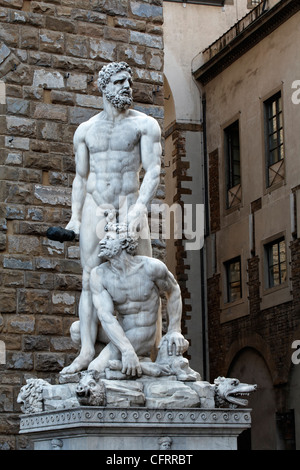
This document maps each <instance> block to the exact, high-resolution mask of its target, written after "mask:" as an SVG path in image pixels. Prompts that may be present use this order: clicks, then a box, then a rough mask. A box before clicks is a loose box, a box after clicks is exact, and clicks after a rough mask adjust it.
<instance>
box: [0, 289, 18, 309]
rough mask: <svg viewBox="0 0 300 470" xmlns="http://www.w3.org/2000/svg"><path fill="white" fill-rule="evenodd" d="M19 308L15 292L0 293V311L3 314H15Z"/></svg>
mask: <svg viewBox="0 0 300 470" xmlns="http://www.w3.org/2000/svg"><path fill="white" fill-rule="evenodd" d="M16 308H17V303H16V293H15V291H14V290H13V291H11V290H9V291H8V290H6V291H5V292H0V311H1V313H15V312H16Z"/></svg>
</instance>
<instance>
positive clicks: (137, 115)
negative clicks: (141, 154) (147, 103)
mask: <svg viewBox="0 0 300 470" xmlns="http://www.w3.org/2000/svg"><path fill="white" fill-rule="evenodd" d="M129 116H130V117H131V118H133V119H136V120H137V122H138V126H139V127H140V129H141V130H142V131H143V132H144V133H149V132H150V133H155V134H156V133H157V134H160V126H159V124H158V122H157V120H156V119H154V118H153V117H152V116H149V115H148V114H146V113H142V112H141V111H137V110H136V109H131V110H130V113H129Z"/></svg>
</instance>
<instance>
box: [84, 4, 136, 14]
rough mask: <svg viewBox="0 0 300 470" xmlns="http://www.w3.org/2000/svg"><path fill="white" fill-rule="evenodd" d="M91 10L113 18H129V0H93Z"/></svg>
mask: <svg viewBox="0 0 300 470" xmlns="http://www.w3.org/2000/svg"><path fill="white" fill-rule="evenodd" d="M90 3H91V9H92V10H96V11H100V12H102V13H103V12H105V13H107V14H108V15H113V16H128V2H127V0H91V2H90Z"/></svg>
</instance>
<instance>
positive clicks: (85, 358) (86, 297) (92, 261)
mask: <svg viewBox="0 0 300 470" xmlns="http://www.w3.org/2000/svg"><path fill="white" fill-rule="evenodd" d="M96 213H97V206H96V204H95V202H94V201H93V199H92V198H89V200H88V204H87V202H86V203H85V207H84V209H83V216H82V223H81V230H80V259H81V265H82V268H83V273H82V291H81V296H80V301H79V319H80V343H81V350H80V354H79V356H78V357H77V358H76V359H75V360H74V361H73V362H72V364H71V365H70V366H68V367H65V368H64V369H63V371H62V373H63V374H65V373H68V374H71V373H75V372H78V371H80V370H84V369H87V367H88V365H89V363H90V362H91V361H92V360H93V358H94V355H95V342H96V337H97V333H98V324H99V321H98V318H97V315H96V312H95V309H94V308H93V301H92V293H91V290H90V273H91V271H92V269H93V268H94V267H95V266H98V265H99V257H98V253H99V238H98V236H97V225H98V224H99V216H97V215H96Z"/></svg>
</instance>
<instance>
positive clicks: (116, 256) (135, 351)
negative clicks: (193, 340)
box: [89, 235, 188, 377]
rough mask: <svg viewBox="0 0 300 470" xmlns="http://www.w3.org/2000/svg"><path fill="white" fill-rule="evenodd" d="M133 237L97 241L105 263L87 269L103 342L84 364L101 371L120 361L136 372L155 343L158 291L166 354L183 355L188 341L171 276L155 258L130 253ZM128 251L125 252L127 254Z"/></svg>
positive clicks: (128, 370)
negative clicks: (165, 322) (162, 301)
mask: <svg viewBox="0 0 300 470" xmlns="http://www.w3.org/2000/svg"><path fill="white" fill-rule="evenodd" d="M134 248H135V241H134V240H133V239H132V238H130V237H126V238H123V239H122V238H110V236H109V235H107V237H106V238H104V239H103V240H102V241H101V242H100V254H99V256H100V258H101V259H102V260H105V261H106V262H104V263H102V264H100V266H98V267H96V268H94V269H93V270H92V273H91V290H92V295H93V302H94V305H95V307H96V310H97V314H98V319H99V321H100V322H101V325H102V329H103V330H104V332H105V333H106V335H107V337H108V339H109V342H108V344H107V345H106V346H105V347H104V349H102V351H101V352H100V354H99V356H98V357H96V358H95V359H94V360H93V361H92V362H91V363H90V365H89V369H90V370H97V371H98V372H104V370H105V369H106V368H107V367H109V366H110V362H111V361H121V362H122V372H123V373H124V374H126V375H128V376H129V377H130V376H140V375H141V374H142V365H141V364H142V362H143V361H149V357H150V355H151V351H152V350H153V347H154V346H155V340H156V322H157V315H158V311H159V303H160V292H161V291H163V292H165V293H166V296H167V315H168V319H169V324H168V331H167V334H166V335H165V337H164V338H165V339H166V340H167V342H168V352H169V354H170V355H171V354H173V351H174V348H175V354H176V355H181V354H183V353H184V352H185V351H186V349H187V346H188V341H187V340H186V339H185V338H184V337H183V335H182V334H181V314H182V304H181V294H180V288H179V286H178V284H177V282H176V281H175V278H174V276H173V275H172V274H171V273H170V271H169V270H168V269H167V267H166V266H165V265H164V263H162V262H161V261H159V260H157V259H154V258H149V257H147V256H139V255H137V256H132V254H133V253H132V251H133V249H134ZM129 253H130V254H129Z"/></svg>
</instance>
